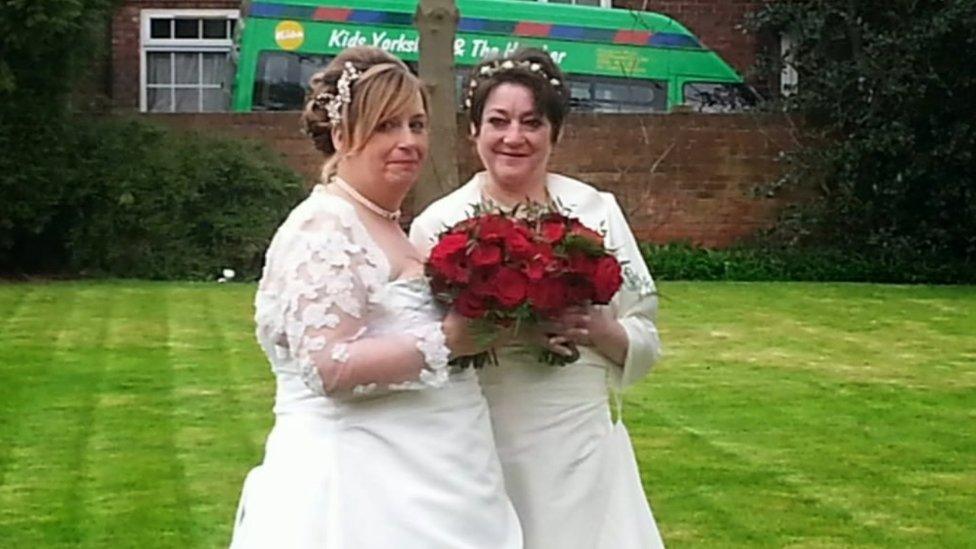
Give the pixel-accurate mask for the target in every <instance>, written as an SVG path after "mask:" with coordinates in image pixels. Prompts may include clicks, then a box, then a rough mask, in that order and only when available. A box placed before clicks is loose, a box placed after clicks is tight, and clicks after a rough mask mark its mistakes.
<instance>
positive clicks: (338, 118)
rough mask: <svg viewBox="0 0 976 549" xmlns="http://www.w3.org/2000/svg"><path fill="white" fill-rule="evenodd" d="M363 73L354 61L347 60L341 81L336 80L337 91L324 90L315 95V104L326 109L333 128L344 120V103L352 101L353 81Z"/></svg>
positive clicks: (340, 77)
mask: <svg viewBox="0 0 976 549" xmlns="http://www.w3.org/2000/svg"><path fill="white" fill-rule="evenodd" d="M362 74H363V73H361V72H359V70H358V69H357V68H356V66H355V65H353V64H352V62H350V61H346V64H345V65H344V66H343V67H342V74H341V75H340V76H339V81H338V82H336V93H332V92H322V93H320V94H318V95H316V96H315V104H316V105H318V106H319V107H321V108H324V109H325V112H326V113H327V114H328V115H329V122H330V123H331V124H332V127H333V128H335V127H337V126H338V125H339V123H340V122H342V105H344V104H345V105H348V104H349V103H351V102H352V83H353V82H355V81H356V80H358V79H359V77H360V76H362Z"/></svg>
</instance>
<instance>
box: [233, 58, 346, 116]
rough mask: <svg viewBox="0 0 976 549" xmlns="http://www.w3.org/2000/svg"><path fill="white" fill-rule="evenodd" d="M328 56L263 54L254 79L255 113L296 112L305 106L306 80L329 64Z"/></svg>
mask: <svg viewBox="0 0 976 549" xmlns="http://www.w3.org/2000/svg"><path fill="white" fill-rule="evenodd" d="M330 59H331V56H328V55H299V54H297V53H293V52H264V53H262V54H261V57H260V58H258V70H257V75H256V76H255V77H254V104H253V105H252V107H253V108H254V109H255V110H271V111H295V110H301V109H302V107H303V106H304V103H305V92H306V90H307V89H308V80H309V78H311V77H312V74H313V73H315V71H317V70H319V69H321V68H322V67H324V66H325V65H326V64H328V62H329V60H330Z"/></svg>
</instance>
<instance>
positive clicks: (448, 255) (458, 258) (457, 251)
mask: <svg viewBox="0 0 976 549" xmlns="http://www.w3.org/2000/svg"><path fill="white" fill-rule="evenodd" d="M467 246H468V237H467V236H465V235H463V234H446V235H444V236H442V237H441V239H440V240H439V241H438V242H437V244H435V245H434V247H433V248H432V249H431V251H430V259H429V260H428V265H429V266H430V267H431V268H432V269H433V270H434V274H435V275H437V274H439V275H440V276H442V277H444V278H446V279H447V280H449V281H451V282H457V283H464V282H467V280H468V276H469V275H468V269H467V266H466V265H465V263H466V262H465V254H464V252H465V250H466V249H467Z"/></svg>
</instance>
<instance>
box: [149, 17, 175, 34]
mask: <svg viewBox="0 0 976 549" xmlns="http://www.w3.org/2000/svg"><path fill="white" fill-rule="evenodd" d="M172 23H173V20H172V19H150V20H149V37H150V38H172V37H173V25H172Z"/></svg>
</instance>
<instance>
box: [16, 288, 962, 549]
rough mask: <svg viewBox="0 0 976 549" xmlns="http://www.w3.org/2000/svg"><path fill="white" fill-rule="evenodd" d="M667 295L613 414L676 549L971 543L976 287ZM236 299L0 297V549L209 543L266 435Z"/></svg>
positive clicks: (239, 293) (155, 292) (52, 292)
mask: <svg viewBox="0 0 976 549" xmlns="http://www.w3.org/2000/svg"><path fill="white" fill-rule="evenodd" d="M661 291H662V293H663V297H662V314H661V329H662V332H663V337H664V340H665V342H666V345H667V350H668V357H667V359H666V360H665V361H664V362H663V363H661V364H660V365H659V366H658V367H657V369H656V371H655V372H654V373H652V375H651V376H650V377H649V378H648V379H647V380H646V381H645V382H643V383H642V384H640V385H639V386H638V387H636V388H635V389H633V390H632V391H631V392H630V393H629V394H628V398H627V405H626V407H625V410H624V415H625V419H626V420H627V423H628V425H629V428H630V432H631V434H632V435H633V437H634V439H635V446H636V448H637V453H638V459H639V461H640V462H641V467H642V469H643V476H644V481H645V484H646V487H647V489H648V493H649V494H650V498H651V501H652V504H653V506H654V510H655V513H656V515H657V518H658V522H659V524H660V527H661V531H662V533H663V535H664V537H665V541H666V542H668V544H669V546H670V547H729V546H750V547H753V546H754V547H784V546H790V547H920V546H929V547H973V546H976V288H973V287H909V286H874V285H860V284H857V285H854V284H851V285H847V284H788V283H764V284H744V283H743V284H735V283H665V284H662V285H661ZM252 294H253V286H250V285H239V284H233V285H223V286H219V285H215V284H175V283H172V284H167V283H148V282H111V283H104V282H103V283H87V282H85V283H83V282H71V283H51V284H7V285H0V547H59V546H65V547H67V546H71V547H74V546H81V547H141V548H145V547H217V546H222V545H226V542H227V541H228V537H229V533H230V525H231V521H232V515H233V512H234V508H235V505H236V501H237V496H238V491H239V489H240V485H241V481H242V479H243V477H244V474H245V472H246V471H247V470H248V469H249V468H250V467H251V466H253V465H254V464H255V463H257V462H258V461H259V460H260V458H261V453H262V445H263V442H264V437H265V435H266V434H267V431H268V428H269V427H270V425H271V421H272V417H271V411H270V410H271V401H272V395H273V380H272V377H271V374H270V372H269V370H268V367H267V365H266V363H265V362H264V359H263V356H262V355H261V354H260V351H259V349H258V347H257V345H256V343H254V339H253V327H252V321H251V298H252ZM554 549H558V548H554Z"/></svg>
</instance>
